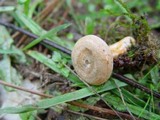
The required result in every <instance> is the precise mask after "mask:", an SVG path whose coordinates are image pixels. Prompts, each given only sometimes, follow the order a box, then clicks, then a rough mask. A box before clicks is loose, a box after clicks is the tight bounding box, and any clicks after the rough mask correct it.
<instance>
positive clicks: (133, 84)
mask: <svg viewBox="0 0 160 120" xmlns="http://www.w3.org/2000/svg"><path fill="white" fill-rule="evenodd" d="M112 76H113V77H115V78H117V79H118V80H120V81H122V82H125V83H127V84H129V85H131V86H133V87H135V88H138V89H140V90H142V91H144V92H146V93H148V94H153V95H154V96H155V97H157V98H160V93H158V92H156V91H151V90H150V89H149V88H147V87H145V86H143V85H141V84H140V83H138V82H136V81H134V80H132V79H130V78H127V77H125V76H123V75H120V74H117V73H113V74H112Z"/></svg>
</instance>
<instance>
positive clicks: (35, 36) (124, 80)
mask: <svg viewBox="0 0 160 120" xmlns="http://www.w3.org/2000/svg"><path fill="white" fill-rule="evenodd" d="M0 25H3V26H6V27H8V28H11V29H13V30H17V31H19V32H22V33H23V34H25V35H28V36H30V37H32V38H35V39H36V38H38V36H37V35H35V34H32V33H30V32H29V31H26V30H24V29H21V28H19V27H16V26H14V25H13V24H9V23H6V22H2V21H0ZM42 44H46V45H50V46H52V47H54V48H57V49H58V50H60V51H62V52H64V53H66V54H68V55H71V50H69V49H67V48H65V47H63V46H61V45H58V44H56V43H54V42H53V41H50V40H47V39H45V40H43V41H42ZM112 76H113V77H115V78H117V79H118V80H121V81H122V82H125V83H127V84H129V85H131V86H133V87H135V88H138V89H140V90H142V91H144V92H146V93H148V94H151V93H152V92H153V96H155V97H157V98H160V93H158V92H156V91H151V90H150V89H148V88H147V87H145V86H143V85H141V84H139V83H138V82H135V81H134V80H132V79H129V78H127V77H124V76H123V75H120V74H117V73H113V74H112Z"/></svg>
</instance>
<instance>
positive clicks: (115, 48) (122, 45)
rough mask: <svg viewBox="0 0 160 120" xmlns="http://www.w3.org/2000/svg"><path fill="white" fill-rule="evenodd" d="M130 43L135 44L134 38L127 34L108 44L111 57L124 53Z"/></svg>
mask: <svg viewBox="0 0 160 120" xmlns="http://www.w3.org/2000/svg"><path fill="white" fill-rule="evenodd" d="M132 45H135V39H134V38H133V37H130V36H128V37H125V38H123V39H121V40H120V41H118V42H116V43H114V44H112V45H110V46H109V49H110V51H111V52H112V56H113V58H117V57H118V56H119V55H122V54H124V53H126V52H127V50H128V48H130V47H131V46H132Z"/></svg>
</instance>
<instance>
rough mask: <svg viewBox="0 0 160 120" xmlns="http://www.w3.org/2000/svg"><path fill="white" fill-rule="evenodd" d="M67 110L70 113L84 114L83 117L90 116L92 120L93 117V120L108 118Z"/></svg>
mask: <svg viewBox="0 0 160 120" xmlns="http://www.w3.org/2000/svg"><path fill="white" fill-rule="evenodd" d="M67 112H70V113H72V114H76V115H81V116H84V117H88V118H90V119H92V120H93V119H94V120H108V119H104V118H100V117H96V116H93V115H89V114H85V113H80V112H75V111H72V110H67Z"/></svg>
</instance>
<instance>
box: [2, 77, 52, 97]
mask: <svg viewBox="0 0 160 120" xmlns="http://www.w3.org/2000/svg"><path fill="white" fill-rule="evenodd" d="M0 84H2V85H5V86H8V87H12V88H15V89H18V90H22V91H25V92H29V93H32V94H35V95H39V96H42V97H47V98H51V97H52V96H51V95H47V94H43V93H39V92H36V91H32V90H29V89H26V88H23V87H20V86H16V85H13V84H10V83H7V82H4V81H2V80H0Z"/></svg>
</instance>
